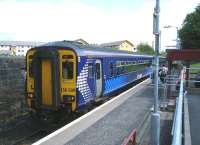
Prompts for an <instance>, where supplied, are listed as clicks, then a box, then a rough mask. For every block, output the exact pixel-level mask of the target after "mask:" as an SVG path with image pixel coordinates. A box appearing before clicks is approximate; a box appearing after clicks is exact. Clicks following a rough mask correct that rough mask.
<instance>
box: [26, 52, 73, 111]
mask: <svg viewBox="0 0 200 145" xmlns="http://www.w3.org/2000/svg"><path fill="white" fill-rule="evenodd" d="M26 63H27V64H26V65H27V97H26V98H27V103H28V106H29V107H30V108H32V109H53V110H58V109H59V108H62V107H64V108H67V109H69V110H70V111H75V110H76V54H75V53H74V52H73V51H72V50H66V49H50V48H49V49H48V48H41V49H40V48H37V49H31V50H30V51H28V53H27V62H26Z"/></svg>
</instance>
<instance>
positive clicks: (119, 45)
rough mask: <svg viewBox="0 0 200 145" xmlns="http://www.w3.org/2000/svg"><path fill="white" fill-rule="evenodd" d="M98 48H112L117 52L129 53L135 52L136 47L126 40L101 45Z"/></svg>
mask: <svg viewBox="0 0 200 145" xmlns="http://www.w3.org/2000/svg"><path fill="white" fill-rule="evenodd" d="M100 46H102V47H105V48H113V49H117V50H124V51H130V52H136V51H137V49H136V47H135V46H134V45H133V44H132V43H131V42H130V41H128V40H122V41H115V42H110V43H103V44H100Z"/></svg>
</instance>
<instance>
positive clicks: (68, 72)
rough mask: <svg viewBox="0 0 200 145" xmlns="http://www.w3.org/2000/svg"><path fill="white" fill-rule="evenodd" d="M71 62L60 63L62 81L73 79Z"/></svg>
mask: <svg viewBox="0 0 200 145" xmlns="http://www.w3.org/2000/svg"><path fill="white" fill-rule="evenodd" d="M73 70H74V65H73V62H69V61H65V62H63V63H62V76H63V78H64V79H73V74H74V73H73Z"/></svg>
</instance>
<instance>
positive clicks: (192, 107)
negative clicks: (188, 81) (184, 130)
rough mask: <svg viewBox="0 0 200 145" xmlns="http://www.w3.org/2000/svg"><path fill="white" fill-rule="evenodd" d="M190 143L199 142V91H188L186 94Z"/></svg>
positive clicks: (195, 144) (193, 144)
mask: <svg viewBox="0 0 200 145" xmlns="http://www.w3.org/2000/svg"><path fill="white" fill-rule="evenodd" d="M187 98H188V110H189V121H190V132H191V141H192V145H199V144H200V137H199V135H200V125H199V123H200V91H199V92H198V91H195V92H194V91H193V92H192V91H190V92H189V94H188V95H187Z"/></svg>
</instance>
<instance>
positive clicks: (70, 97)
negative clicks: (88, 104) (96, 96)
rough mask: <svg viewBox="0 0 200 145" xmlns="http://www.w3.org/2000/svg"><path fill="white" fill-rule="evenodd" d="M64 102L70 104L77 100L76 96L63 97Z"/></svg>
mask: <svg viewBox="0 0 200 145" xmlns="http://www.w3.org/2000/svg"><path fill="white" fill-rule="evenodd" d="M63 100H64V102H65V103H68V102H72V101H74V100H75V97H74V96H71V95H64V96H63Z"/></svg>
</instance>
